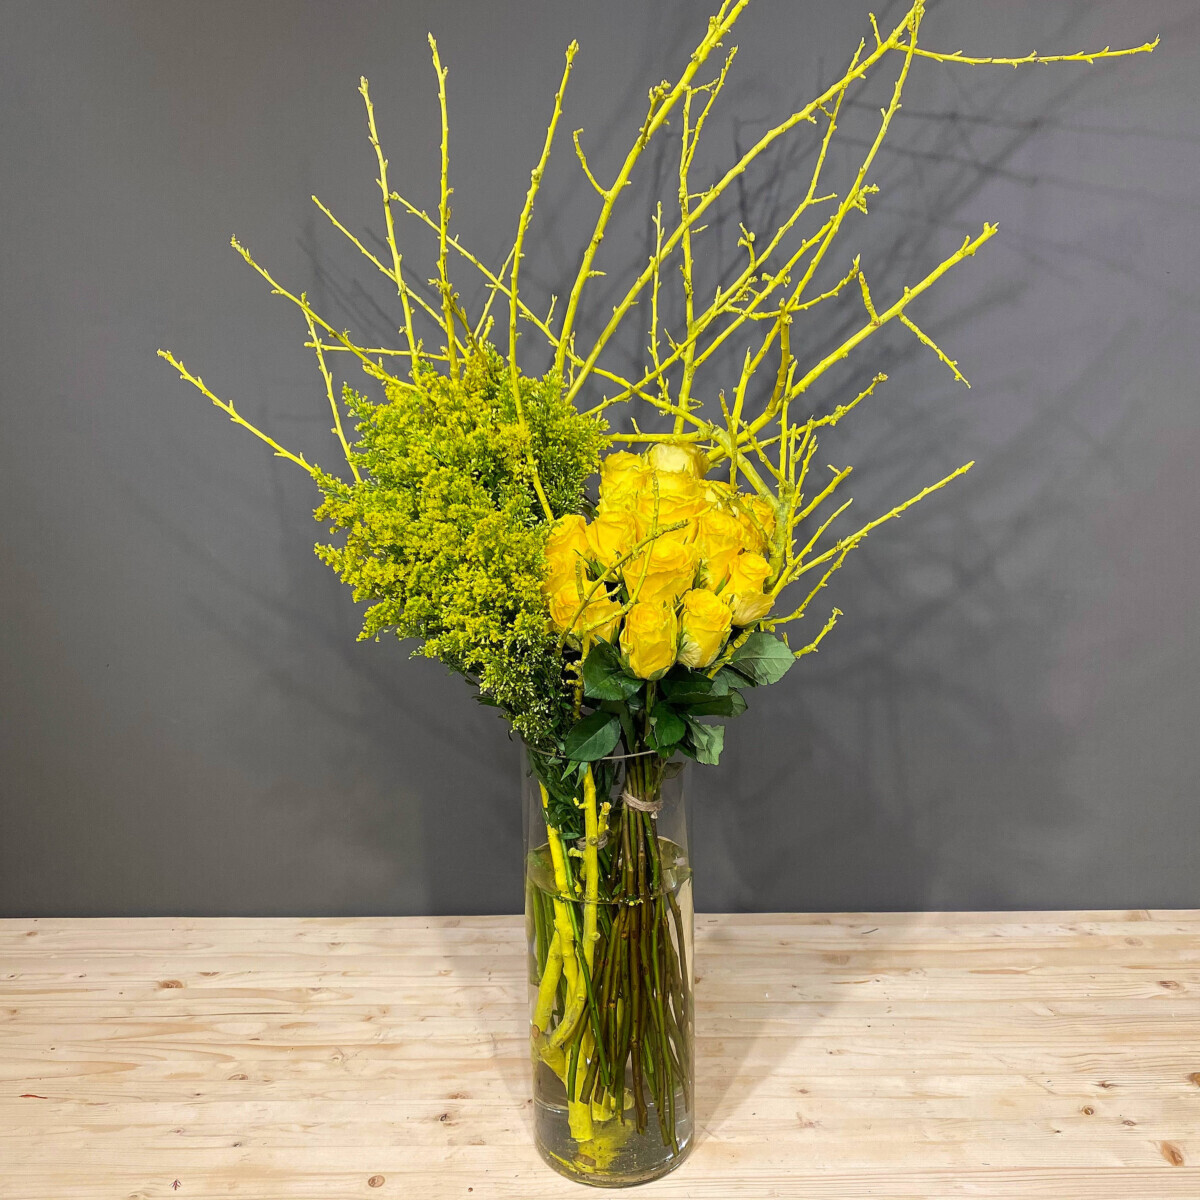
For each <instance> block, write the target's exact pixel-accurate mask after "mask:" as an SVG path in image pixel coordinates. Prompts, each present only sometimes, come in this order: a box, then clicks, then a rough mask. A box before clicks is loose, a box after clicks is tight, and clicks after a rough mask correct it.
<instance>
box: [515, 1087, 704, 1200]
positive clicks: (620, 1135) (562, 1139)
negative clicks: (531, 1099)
mask: <svg viewBox="0 0 1200 1200" xmlns="http://www.w3.org/2000/svg"><path fill="white" fill-rule="evenodd" d="M677 1100H678V1104H677V1115H676V1123H675V1134H676V1138H677V1139H678V1144H679V1150H678V1151H676V1150H675V1149H674V1147H673V1146H664V1145H663V1142H662V1137H661V1135H660V1133H659V1127H658V1116H657V1113H656V1112H655V1110H654V1107H653V1105H651V1106H650V1108H649V1112H648V1114H647V1118H648V1119H647V1122H646V1132H645V1133H642V1134H638V1133H637V1131H636V1129H635V1127H634V1123H633V1114H632V1112H630V1113H628V1114H626V1116H627V1120H626V1121H625V1122H623V1123H622V1122H620V1121H618V1120H617V1119H616V1118H610V1119H609V1120H607V1121H604V1122H597V1123H596V1127H595V1136H594V1137H593V1138H592V1139H591V1140H590V1141H586V1142H579V1141H576V1140H575V1139H574V1138H573V1137H571V1136H570V1134H569V1132H568V1128H567V1114H566V1112H565V1110H564V1109H563V1108H562V1106H560V1105H557V1104H546V1103H544V1102H535V1110H536V1118H537V1138H536V1141H537V1147H538V1151H539V1153H540V1154H541V1156H542V1158H543V1159H545V1161H546V1163H547V1164H548V1165H549V1166H550V1167H552V1168H553V1169H554V1170H555V1171H557V1172H558V1174H560V1175H562V1176H563V1177H564V1178H566V1179H572V1180H574V1181H575V1182H576V1183H583V1184H587V1185H588V1186H589V1187H602V1188H621V1187H635V1186H636V1185H638V1184H641V1183H649V1182H650V1181H651V1180H654V1179H660V1178H661V1177H662V1176H664V1175H666V1174H668V1173H669V1172H671V1171H673V1170H674V1169H675V1168H676V1167H678V1166H679V1165H680V1163H682V1162H683V1160H684V1159H685V1158H687V1156H688V1153H689V1151H690V1150H691V1147H692V1117H691V1112H690V1111H683V1103H682V1101H683V1096H682V1093H680V1094H679V1095H678V1097H677Z"/></svg>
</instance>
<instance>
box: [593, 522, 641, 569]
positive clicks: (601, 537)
mask: <svg viewBox="0 0 1200 1200" xmlns="http://www.w3.org/2000/svg"><path fill="white" fill-rule="evenodd" d="M637 541H638V535H637V521H636V520H635V519H634V515H633V513H629V512H602V513H599V514H598V515H597V517H596V519H595V520H594V521H593V522H592V523H591V524H590V525H589V526H588V527H587V543H588V546H589V548H590V551H591V557H592V558H594V559H595V560H596V561H597V562H599V563H602V564H603V565H604V566H606V567H608V566H611V565H612V564H613V563H615V562H616V561H617V559H618V558H624V557H625V555H626V554H628V553H629V552H630V550H632V549H633V548H634V546H635V545H637Z"/></svg>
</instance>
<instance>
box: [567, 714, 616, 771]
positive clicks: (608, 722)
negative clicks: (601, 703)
mask: <svg viewBox="0 0 1200 1200" xmlns="http://www.w3.org/2000/svg"><path fill="white" fill-rule="evenodd" d="M620 736H621V722H620V721H619V720H618V719H617V716H616V714H615V713H610V712H594V713H589V714H588V715H587V716H586V717H584V718H583V720H582V721H580V722H579V723H578V724H577V725H576V726H574V728H572V730H571V732H570V733H568V734H567V737H566V741H565V742H564V743H563V749H564V751H565V752H566V755H567V757H568V758H570V759H574V761H575V762H595V761H596V759H598V758H603V757H604V756H605V755H606V754H611V753H612V752H613V749H614V748H615V747H616V744H617V741H618V740H619V738H620Z"/></svg>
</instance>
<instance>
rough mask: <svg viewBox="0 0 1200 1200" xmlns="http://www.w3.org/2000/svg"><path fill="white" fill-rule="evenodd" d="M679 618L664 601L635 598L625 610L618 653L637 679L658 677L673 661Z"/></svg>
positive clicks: (668, 668)
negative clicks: (628, 608)
mask: <svg viewBox="0 0 1200 1200" xmlns="http://www.w3.org/2000/svg"><path fill="white" fill-rule="evenodd" d="M678 641H679V622H678V621H676V619H675V612H674V609H673V608H672V607H671V606H670V605H667V604H661V603H643V602H641V601H639V602H638V603H637V604H635V605H634V606H633V607H632V608H631V609H630V610H629V612H628V613H626V614H625V628H624V629H622V630H621V655H622V658H623V659H624V662H625V665H626V667H627V668H628V669H629V670H630V671H632V672H633V674H634V675H636V676H637V677H638V678H639V679H658V678H659V677H660V676H662V675H665V674H666V673H667V671H668V670H670V668H671V665H672V664H673V663H674V662H675V649H676V644H677V643H678Z"/></svg>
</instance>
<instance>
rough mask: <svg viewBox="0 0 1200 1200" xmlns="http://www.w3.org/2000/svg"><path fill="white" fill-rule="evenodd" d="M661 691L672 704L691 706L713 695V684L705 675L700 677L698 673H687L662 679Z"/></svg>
mask: <svg viewBox="0 0 1200 1200" xmlns="http://www.w3.org/2000/svg"><path fill="white" fill-rule="evenodd" d="M661 691H662V694H663V695H664V696H665V697H666V698H667V699H668V700H670V701H671V703H672V704H692V703H694V702H695V701H697V700H707V699H708V698H709V696H711V695H712V694H713V684H712V680H711V679H709V677H708V676H707V675H702V674H700V672H699V671H688V672H687V673H686V674H680V675H678V676H675V677H674V678H668V679H664V680H663V681H662V684H661Z"/></svg>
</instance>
